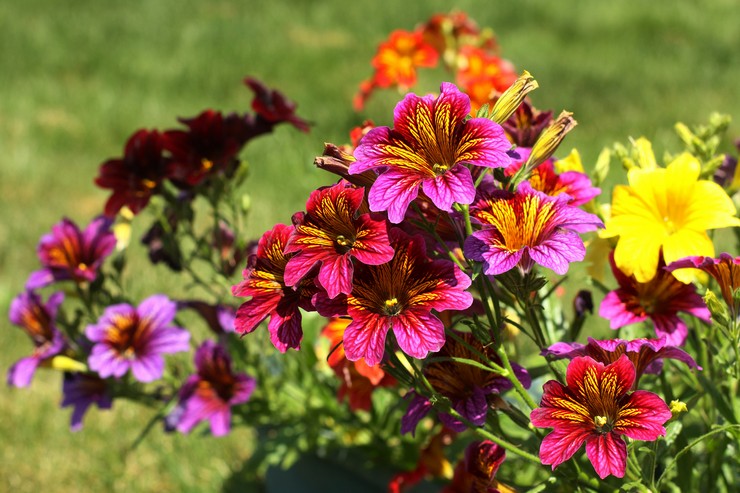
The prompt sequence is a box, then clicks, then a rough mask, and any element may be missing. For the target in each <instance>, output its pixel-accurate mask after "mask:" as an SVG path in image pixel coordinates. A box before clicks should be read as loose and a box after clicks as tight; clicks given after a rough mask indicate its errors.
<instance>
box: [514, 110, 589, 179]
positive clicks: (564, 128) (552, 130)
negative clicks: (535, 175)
mask: <svg viewBox="0 0 740 493" xmlns="http://www.w3.org/2000/svg"><path fill="white" fill-rule="evenodd" d="M577 124H578V122H576V120H575V118H573V113H571V112H569V111H563V112H561V113H560V115H559V116H558V118H557V120H555V121H554V122H552V124H550V126H549V127H547V128H546V129H545V131H544V132H542V135H540V138H539V139H537V142H535V143H534V147H532V153H531V154H530V155H529V159H527V165H526V167H527V168H528V169H530V170H533V169H534V168H536V167H537V166H539V165H540V164H542V163H544V162H545V161H547V160H548V159H550V157H551V156H552V155H553V153H554V152H555V149H557V148H558V146H559V145H560V143H561V142H562V141H563V139H564V138H565V136H566V135H568V132H570V131H571V130H573V128H574V127H575V126H576V125H577Z"/></svg>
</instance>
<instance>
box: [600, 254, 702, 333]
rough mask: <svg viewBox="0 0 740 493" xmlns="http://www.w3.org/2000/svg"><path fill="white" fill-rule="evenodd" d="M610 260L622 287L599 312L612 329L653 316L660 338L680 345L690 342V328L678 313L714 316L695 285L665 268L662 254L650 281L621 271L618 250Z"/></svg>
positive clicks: (602, 304) (615, 276)
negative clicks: (618, 264) (615, 260)
mask: <svg viewBox="0 0 740 493" xmlns="http://www.w3.org/2000/svg"><path fill="white" fill-rule="evenodd" d="M609 262H610V264H611V267H612V273H613V274H614V278H615V279H616V280H617V282H618V283H619V288H617V289H615V290H614V291H610V292H609V293H607V295H606V296H605V297H604V300H603V301H602V302H601V306H599V315H601V316H602V317H604V318H606V319H609V327H611V328H612V329H618V328H620V327H623V326H625V325H629V324H634V323H638V322H642V321H645V320H647V319H648V318H649V319H650V320H651V321H652V322H653V326H654V327H655V332H656V333H657V334H658V337H665V338H666V344H668V345H671V346H680V345H681V344H683V343H684V341H686V337H687V336H688V328H687V327H686V323H685V322H684V321H683V320H681V318H680V317H679V316H678V312H685V313H688V314H689V315H693V316H695V317H697V318H699V319H701V320H706V321H708V320H709V319H710V318H711V314H710V313H709V310H708V309H707V307H706V305H705V304H704V300H702V298H701V296H699V295H698V294H697V292H696V288H695V287H694V285H692V284H684V283H682V282H681V281H679V280H678V279H676V278H675V277H674V276H673V274H672V273H671V272H669V271H668V270H666V269H665V268H664V267H665V261H664V260H663V255H662V254H661V256H660V262H659V264H658V270H657V272H656V274H655V277H653V278H652V279H651V280H649V281H648V282H638V281H637V280H636V279H635V276H627V275H626V274H625V273H623V272H622V271H621V270H619V268H618V267H617V265H616V263H615V262H614V252H612V253H611V255H610V256H609Z"/></svg>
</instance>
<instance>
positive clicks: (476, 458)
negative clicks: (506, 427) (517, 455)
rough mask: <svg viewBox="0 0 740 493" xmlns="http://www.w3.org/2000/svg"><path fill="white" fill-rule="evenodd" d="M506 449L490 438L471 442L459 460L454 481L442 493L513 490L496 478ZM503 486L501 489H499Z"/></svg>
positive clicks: (488, 492) (487, 492) (494, 492)
mask: <svg viewBox="0 0 740 493" xmlns="http://www.w3.org/2000/svg"><path fill="white" fill-rule="evenodd" d="M504 459H506V450H505V449H504V448H503V447H501V446H500V445H498V444H496V443H493V442H492V441H490V440H483V441H475V442H471V443H470V445H468V446H467V448H466V449H465V457H464V458H463V460H461V461H460V462H458V464H457V466H456V467H455V473H454V476H453V477H452V481H451V482H450V484H448V485H447V486H446V487H445V488H444V489H443V490H442V493H499V492H500V491H506V492H509V491H513V490H511V489H510V488H508V487H505V486H503V485H500V484H499V482H498V481H496V480H495V479H494V477H495V476H496V472H497V471H498V468H499V467H500V466H501V464H502V463H503V462H504ZM499 488H501V490H499Z"/></svg>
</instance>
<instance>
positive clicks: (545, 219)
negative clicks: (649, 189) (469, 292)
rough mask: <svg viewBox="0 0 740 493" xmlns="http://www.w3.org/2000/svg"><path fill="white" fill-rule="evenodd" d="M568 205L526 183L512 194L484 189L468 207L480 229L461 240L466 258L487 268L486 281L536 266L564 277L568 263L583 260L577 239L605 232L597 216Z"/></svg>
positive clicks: (565, 197) (563, 198)
mask: <svg viewBox="0 0 740 493" xmlns="http://www.w3.org/2000/svg"><path fill="white" fill-rule="evenodd" d="M569 200H570V198H569V196H568V195H565V194H563V195H559V196H557V197H550V196H548V195H545V194H544V193H542V192H538V191H536V190H534V189H533V188H532V187H531V185H530V184H529V183H527V182H523V183H521V184H520V185H519V187H518V189H517V191H516V192H515V193H512V192H508V191H505V190H498V189H494V188H493V185H492V183H490V182H488V186H487V187H486V183H484V184H483V185H482V186H481V190H480V193H479V195H478V198H477V199H476V201H475V203H474V204H473V205H472V206H471V207H470V213H471V216H473V217H474V218H475V219H477V220H478V221H479V222H480V224H481V225H482V226H483V229H481V230H480V231H476V232H475V233H473V234H472V235H471V236H469V237H468V238H467V239H466V240H465V245H464V251H465V256H467V257H468V258H470V259H473V260H478V261H481V262H485V263H486V270H485V273H486V274H488V275H497V274H503V273H504V272H507V271H509V270H511V269H513V268H514V267H516V266H518V267H519V268H520V269H521V270H522V271H523V272H529V270H530V269H531V268H532V266H533V265H534V264H535V263H537V264H539V265H542V266H543V267H547V268H548V269H552V270H554V271H555V272H556V273H558V274H561V275H562V274H565V273H566V272H567V271H568V266H569V264H570V262H575V261H580V260H583V258H584V257H585V255H586V248H585V247H584V246H583V240H582V239H581V237H580V236H579V235H578V233H584V232H586V231H593V230H595V229H597V228H601V227H603V226H604V225H603V224H602V222H601V221H600V220H599V218H598V217H596V216H595V215H593V214H588V213H587V212H584V211H582V210H580V209H578V208H577V207H573V206H570V205H568V202H569Z"/></svg>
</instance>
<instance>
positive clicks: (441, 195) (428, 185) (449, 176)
mask: <svg viewBox="0 0 740 493" xmlns="http://www.w3.org/2000/svg"><path fill="white" fill-rule="evenodd" d="M422 189H423V190H424V193H425V194H426V195H427V196H428V197H429V198H430V199H431V201H432V203H434V205H436V206H437V207H439V208H440V209H442V210H443V211H447V212H452V204H454V203H455V202H457V203H458V204H470V203H471V202H473V199H475V185H474V184H473V177H472V175H471V174H470V170H469V169H468V168H466V167H465V166H463V165H456V166H454V167H453V168H452V169H451V170H449V171H447V172H446V173H442V174H441V175H439V176H435V177H432V178H427V179H425V180H424V181H422Z"/></svg>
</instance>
